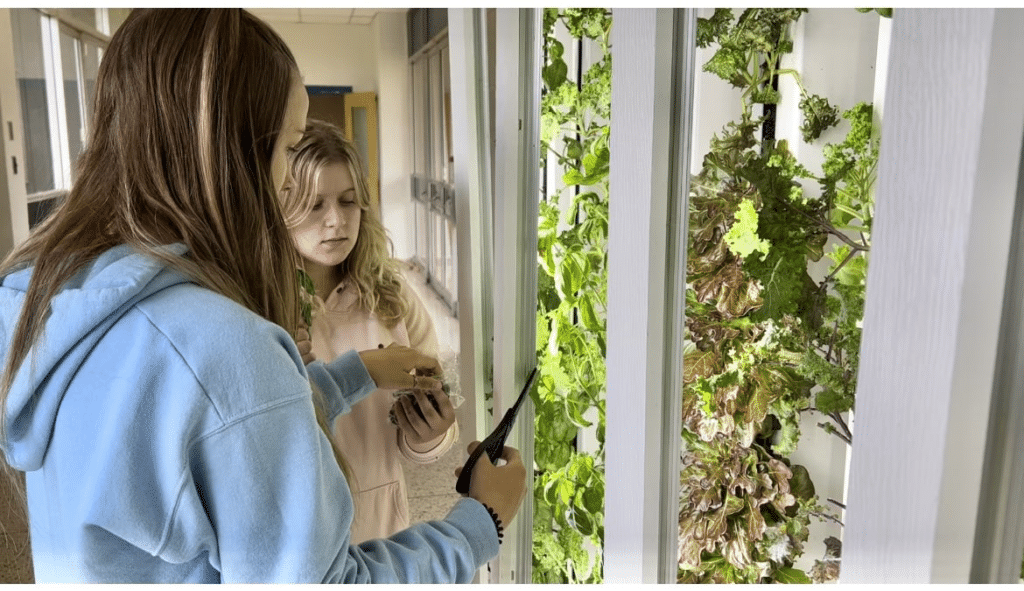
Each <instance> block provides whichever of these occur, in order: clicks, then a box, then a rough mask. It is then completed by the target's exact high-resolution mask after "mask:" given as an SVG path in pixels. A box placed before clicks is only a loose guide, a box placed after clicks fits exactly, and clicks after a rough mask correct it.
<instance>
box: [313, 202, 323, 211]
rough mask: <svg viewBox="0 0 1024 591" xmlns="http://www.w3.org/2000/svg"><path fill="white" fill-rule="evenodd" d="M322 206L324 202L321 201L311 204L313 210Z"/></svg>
mask: <svg viewBox="0 0 1024 591" xmlns="http://www.w3.org/2000/svg"><path fill="white" fill-rule="evenodd" d="M323 206H324V202H323V201H317V202H316V203H314V204H313V211H318V210H319V209H320V208H322V207H323Z"/></svg>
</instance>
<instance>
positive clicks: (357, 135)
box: [344, 92, 380, 213]
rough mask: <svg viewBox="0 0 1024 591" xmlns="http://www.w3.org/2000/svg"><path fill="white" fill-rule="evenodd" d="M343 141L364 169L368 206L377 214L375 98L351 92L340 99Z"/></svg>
mask: <svg viewBox="0 0 1024 591" xmlns="http://www.w3.org/2000/svg"><path fill="white" fill-rule="evenodd" d="M344 100H345V137H347V138H348V139H349V140H350V141H352V142H354V143H355V145H356V149H358V150H359V156H360V157H361V158H362V159H363V165H364V166H365V167H366V184H367V185H368V186H369V190H370V202H371V203H373V205H374V207H376V208H377V212H378V213H379V212H380V152H379V151H378V150H379V148H378V143H377V95H376V94H375V93H373V92H352V93H349V94H346V95H344Z"/></svg>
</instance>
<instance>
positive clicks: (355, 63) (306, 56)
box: [268, 21, 377, 92]
mask: <svg viewBox="0 0 1024 591" xmlns="http://www.w3.org/2000/svg"><path fill="white" fill-rule="evenodd" d="M268 24H269V25H270V26H271V28H273V29H274V30H275V31H277V34H279V35H281V37H282V38H283V39H284V41H285V43H287V44H288V47H289V48H291V50H292V53H294V54H295V60H296V61H297V62H298V63H299V69H300V70H302V75H303V76H304V77H305V83H306V85H307V86H351V87H352V90H353V92H376V91H377V53H376V51H374V44H373V36H372V33H371V31H370V27H367V26H365V25H332V24H312V23H301V24H300V23H285V22H273V21H269V22H268Z"/></svg>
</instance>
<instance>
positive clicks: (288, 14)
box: [246, 8, 299, 23]
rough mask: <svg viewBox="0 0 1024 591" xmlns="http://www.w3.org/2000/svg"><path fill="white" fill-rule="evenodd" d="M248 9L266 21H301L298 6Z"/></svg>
mask: <svg viewBox="0 0 1024 591" xmlns="http://www.w3.org/2000/svg"><path fill="white" fill-rule="evenodd" d="M246 10H248V11H249V12H251V13H253V14H254V15H256V16H257V17H259V18H261V19H263V20H265V21H285V22H290V23H297V22H299V10H298V9H297V8H247V9H246Z"/></svg>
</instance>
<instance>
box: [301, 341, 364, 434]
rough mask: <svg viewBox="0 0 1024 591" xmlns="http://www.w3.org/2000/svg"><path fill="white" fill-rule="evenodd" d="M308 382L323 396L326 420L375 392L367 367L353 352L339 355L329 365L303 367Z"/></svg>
mask: <svg viewBox="0 0 1024 591" xmlns="http://www.w3.org/2000/svg"><path fill="white" fill-rule="evenodd" d="M306 371H307V372H308V373H309V379H310V380H312V382H313V383H314V384H316V385H317V387H318V388H320V391H322V392H323V393H324V399H325V400H326V402H327V409H326V410H327V413H326V414H327V420H328V421H333V420H334V419H335V418H337V417H338V415H343V414H345V413H347V412H349V411H350V410H352V407H353V406H354V405H355V404H356V403H357V402H359V401H360V400H362V399H363V398H366V397H367V396H369V395H370V394H372V393H373V392H374V390H376V388H377V385H376V384H375V383H374V382H373V378H372V377H370V374H369V372H367V371H366V366H365V365H363V361H362V360H361V359H360V358H359V353H357V352H356V351H347V352H345V353H342V354H341V355H339V356H338V357H336V358H335V359H333V360H332V361H331V362H330V363H324V362H323V361H321V360H319V359H318V360H316V361H314V362H313V363H310V364H309V365H307V366H306Z"/></svg>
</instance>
